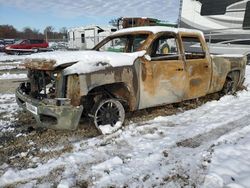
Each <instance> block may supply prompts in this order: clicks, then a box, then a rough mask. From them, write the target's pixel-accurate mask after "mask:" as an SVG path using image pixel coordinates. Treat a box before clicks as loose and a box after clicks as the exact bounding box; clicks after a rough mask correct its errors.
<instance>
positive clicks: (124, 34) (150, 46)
mask: <svg viewBox="0 0 250 188" xmlns="http://www.w3.org/2000/svg"><path fill="white" fill-rule="evenodd" d="M24 66H25V67H26V68H27V69H28V81H27V82H25V83H21V84H20V86H19V88H18V89H17V90H16V98H17V102H18V104H19V105H20V106H22V107H23V108H24V109H26V110H27V111H29V112H31V113H32V114H33V116H34V117H35V119H36V121H37V125H38V126H42V127H48V128H54V129H76V128H77V126H78V123H79V120H80V118H81V117H83V116H87V117H89V118H90V119H92V121H93V123H94V125H95V126H96V127H97V129H99V130H102V127H105V126H107V125H109V126H110V127H111V128H112V127H113V128H114V127H116V128H117V127H119V126H121V125H122V124H123V122H124V119H125V114H126V112H127V111H136V110H139V109H144V108H149V107H155V106H161V105H164V104H170V103H177V102H181V101H183V100H188V99H194V98H198V97H201V96H205V95H207V94H210V93H215V92H219V91H221V92H224V93H230V92H235V91H236V88H237V87H238V86H241V85H242V84H243V82H244V75H245V67H246V57H244V56H241V55H217V56H216V55H210V54H209V51H208V47H207V45H206V42H205V40H204V37H203V34H202V33H201V32H199V31H196V30H186V29H174V28H168V27H160V26H153V27H137V28H130V29H124V30H120V31H118V32H116V33H114V34H113V35H111V36H109V37H107V38H106V39H104V40H103V41H101V42H100V43H99V44H98V45H97V46H95V47H94V48H93V49H92V50H90V51H77V52H70V51H68V52H49V53H46V54H45V53H41V54H33V55H31V56H30V58H29V59H26V60H24Z"/></svg>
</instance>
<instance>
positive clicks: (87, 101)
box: [81, 82, 130, 111]
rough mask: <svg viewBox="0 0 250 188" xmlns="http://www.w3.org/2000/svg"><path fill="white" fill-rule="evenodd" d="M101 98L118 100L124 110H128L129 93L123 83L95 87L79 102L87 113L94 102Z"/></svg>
mask: <svg viewBox="0 0 250 188" xmlns="http://www.w3.org/2000/svg"><path fill="white" fill-rule="evenodd" d="M103 98H116V99H119V101H120V102H121V103H122V105H123V106H124V108H125V110H127V109H129V101H130V92H129V88H128V87H127V85H126V84H125V83H122V82H118V83H113V84H106V85H102V86H97V87H95V88H93V89H91V90H90V91H89V92H88V94H87V95H86V96H84V97H82V99H81V100H82V104H83V105H84V108H85V109H86V110H87V111H89V110H91V108H92V107H93V105H94V104H95V103H96V102H98V101H99V100H101V99H103Z"/></svg>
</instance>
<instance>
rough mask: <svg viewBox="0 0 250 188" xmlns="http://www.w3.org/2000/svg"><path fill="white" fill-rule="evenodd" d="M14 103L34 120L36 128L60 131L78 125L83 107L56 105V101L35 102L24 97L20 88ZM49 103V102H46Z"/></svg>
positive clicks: (72, 128)
mask: <svg viewBox="0 0 250 188" xmlns="http://www.w3.org/2000/svg"><path fill="white" fill-rule="evenodd" d="M16 101H17V103H18V105H19V106H21V107H22V108H23V109H25V110H26V111H28V112H30V113H31V114H32V115H33V116H34V118H35V119H36V122H37V126H39V127H46V128H52V129H60V130H75V129H76V128H77V126H78V124H79V121H80V118H81V115H82V111H83V106H82V105H81V106H77V107H75V106H72V105H70V104H67V105H61V104H58V101H57V99H50V101H51V102H47V101H46V103H45V101H42V100H37V99H34V98H31V97H30V96H28V95H26V94H25V93H24V92H23V91H22V90H21V89H20V88H17V90H16ZM48 101H49V100H48Z"/></svg>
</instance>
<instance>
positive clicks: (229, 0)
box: [179, 0, 250, 64]
mask: <svg viewBox="0 0 250 188" xmlns="http://www.w3.org/2000/svg"><path fill="white" fill-rule="evenodd" d="M179 26H180V27H185V28H191V29H199V30H202V31H203V32H204V34H205V37H206V39H207V41H209V43H210V44H209V48H210V53H215V54H224V53H231V54H235V53H238V54H243V55H246V56H247V57H248V63H249V64H250V0H182V1H181V11H180V16H179Z"/></svg>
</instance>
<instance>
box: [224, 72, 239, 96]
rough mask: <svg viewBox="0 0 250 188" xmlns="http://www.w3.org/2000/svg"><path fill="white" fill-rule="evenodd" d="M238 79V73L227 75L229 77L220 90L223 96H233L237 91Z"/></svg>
mask: <svg viewBox="0 0 250 188" xmlns="http://www.w3.org/2000/svg"><path fill="white" fill-rule="evenodd" d="M238 79H239V73H238V72H233V73H231V74H229V76H228V77H227V78H226V81H225V84H224V86H223V89H222V94H223V95H232V94H235V93H236V91H237V84H238Z"/></svg>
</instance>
